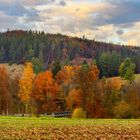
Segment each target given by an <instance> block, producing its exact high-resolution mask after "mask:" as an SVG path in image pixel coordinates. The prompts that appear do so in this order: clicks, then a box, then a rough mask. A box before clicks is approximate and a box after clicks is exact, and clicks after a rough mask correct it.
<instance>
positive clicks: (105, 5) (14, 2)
mask: <svg viewBox="0 0 140 140" xmlns="http://www.w3.org/2000/svg"><path fill="white" fill-rule="evenodd" d="M7 29H9V30H13V29H24V30H30V29H31V30H41V31H42V30H43V31H45V32H48V33H61V34H66V35H71V36H78V37H82V36H83V35H84V36H85V37H86V38H88V39H95V40H100V41H105V42H114V43H119V44H127V45H137V46H140V0H0V31H6V30H7Z"/></svg>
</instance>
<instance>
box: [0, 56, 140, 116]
mask: <svg viewBox="0 0 140 140" xmlns="http://www.w3.org/2000/svg"><path fill="white" fill-rule="evenodd" d="M37 66H38V65H37ZM37 66H36V67H35V66H34V64H33V63H32V62H26V63H25V65H24V69H23V72H22V75H18V74H17V76H15V78H14V79H11V78H10V77H9V75H8V73H7V70H6V68H5V67H4V66H0V114H18V113H23V114H24V113H30V114H43V113H48V114H49V113H52V112H59V111H71V112H74V111H75V110H76V109H78V108H80V109H82V110H83V111H84V112H85V114H84V116H86V117H88V118H138V117H140V84H139V82H136V81H135V75H134V74H135V68H136V65H135V64H134V63H133V62H132V61H131V59H130V58H126V59H125V60H124V61H123V62H122V63H121V65H120V66H119V69H118V71H119V74H120V76H121V77H112V78H105V77H103V78H100V70H99V69H98V67H97V64H95V62H94V61H93V62H91V63H90V64H89V63H87V62H86V61H84V62H83V63H82V64H81V65H61V63H59V62H58V61H56V62H55V63H54V64H53V65H52V68H51V69H47V70H46V71H39V72H38V73H35V70H36V69H37V68H38V67H37Z"/></svg>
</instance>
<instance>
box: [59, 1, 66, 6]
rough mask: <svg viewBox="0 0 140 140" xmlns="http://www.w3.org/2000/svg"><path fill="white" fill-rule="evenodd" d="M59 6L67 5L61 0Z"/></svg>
mask: <svg viewBox="0 0 140 140" xmlns="http://www.w3.org/2000/svg"><path fill="white" fill-rule="evenodd" d="M59 4H60V5H61V6H66V5H67V4H66V2H65V1H63V0H61V1H60V3H59Z"/></svg>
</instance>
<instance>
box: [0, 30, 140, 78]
mask: <svg viewBox="0 0 140 140" xmlns="http://www.w3.org/2000/svg"><path fill="white" fill-rule="evenodd" d="M126 57H130V58H131V59H132V60H133V61H134V63H135V64H136V72H137V73H140V47H133V46H121V45H115V44H111V43H104V42H98V41H95V40H87V39H84V38H83V39H81V38H74V37H69V36H64V35H61V34H46V33H44V32H33V31H22V30H15V31H7V32H4V33H0V63H7V62H8V63H10V64H12V63H17V64H19V63H20V64H22V63H24V62H25V61H37V62H38V63H42V64H43V66H44V69H46V68H48V67H50V66H51V65H52V64H53V62H55V61H60V62H61V64H73V65H78V64H81V63H83V62H85V61H86V62H87V63H89V62H92V61H94V62H96V63H97V65H98V67H99V69H100V71H101V75H102V76H114V75H117V74H118V67H119V65H120V64H121V62H122V61H123V60H124V59H125V58H126Z"/></svg>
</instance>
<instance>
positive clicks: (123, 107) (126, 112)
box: [113, 101, 131, 118]
mask: <svg viewBox="0 0 140 140" xmlns="http://www.w3.org/2000/svg"><path fill="white" fill-rule="evenodd" d="M113 112H114V115H115V117H116V118H130V117H131V107H130V105H129V104H128V103H126V102H125V101H121V102H119V103H118V104H117V105H116V106H115V107H114V109H113Z"/></svg>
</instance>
